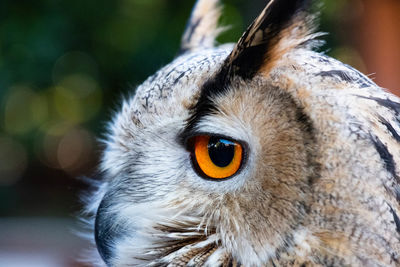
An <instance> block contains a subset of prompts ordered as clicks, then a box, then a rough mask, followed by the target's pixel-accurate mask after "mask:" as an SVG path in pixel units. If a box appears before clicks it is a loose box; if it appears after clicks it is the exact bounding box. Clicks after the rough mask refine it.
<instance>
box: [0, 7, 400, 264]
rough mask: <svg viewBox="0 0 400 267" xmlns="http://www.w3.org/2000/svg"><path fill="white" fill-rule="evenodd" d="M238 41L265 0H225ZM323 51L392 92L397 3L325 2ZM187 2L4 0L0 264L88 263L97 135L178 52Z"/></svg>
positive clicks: (398, 57) (230, 37) (0, 10)
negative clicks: (86, 219)
mask: <svg viewBox="0 0 400 267" xmlns="http://www.w3.org/2000/svg"><path fill="white" fill-rule="evenodd" d="M222 2H223V3H224V13H223V17H222V18H221V23H222V24H223V25H231V26H232V27H231V28H230V30H229V31H227V32H225V33H224V34H222V35H221V36H220V37H219V39H218V40H219V41H220V42H234V41H236V40H237V39H238V38H239V37H240V35H241V33H242V32H243V31H244V29H245V28H246V26H247V25H248V24H249V23H250V22H251V21H252V19H253V18H254V17H255V16H256V15H258V13H259V12H260V10H261V9H262V8H263V7H264V5H265V3H266V1H265V0H252V1H244V0H224V1H222ZM321 2H322V3H323V6H322V9H321V21H320V22H321V26H320V30H321V31H324V32H329V33H330V34H329V35H328V36H326V37H325V40H326V41H327V44H326V45H325V46H324V47H323V49H322V50H323V51H326V52H327V54H329V55H331V56H333V57H336V58H338V59H340V60H341V61H343V62H345V63H348V64H350V65H353V66H355V67H356V68H358V69H359V70H361V71H362V72H364V73H365V74H368V75H370V74H372V75H371V76H370V77H372V78H374V80H375V82H376V83H378V84H379V85H381V86H382V87H385V88H388V89H389V90H391V91H392V92H394V93H397V94H398V93H399V92H400V90H399V89H400V80H399V79H400V65H399V64H400V15H399V14H400V2H399V1H398V0H351V1H349V0H323V1H321ZM193 3H194V1H188V0H174V1H172V0H168V1H167V0H107V1H106V0H85V1H82V0H68V1H62V0H18V1H15V0H1V1H0V266H86V265H85V264H82V263H78V261H77V259H78V258H79V253H80V252H81V251H82V250H83V249H84V248H85V247H87V244H86V243H85V241H82V240H80V239H79V238H77V237H76V236H75V235H74V231H75V230H76V229H77V227H78V224H77V223H76V216H77V214H78V212H79V210H80V209H81V208H82V205H81V203H80V201H79V195H80V194H81V193H82V192H84V191H85V190H87V188H88V187H87V185H86V184H85V182H84V180H83V179H81V178H80V177H85V176H88V177H92V176H94V175H95V173H96V165H97V163H98V161H99V155H100V153H101V146H100V145H99V144H98V142H97V141H96V139H97V138H100V137H101V136H102V133H103V132H104V128H105V123H106V122H107V121H108V120H109V119H110V116H111V114H112V111H113V110H117V109H118V104H119V101H120V99H121V96H123V95H127V94H130V93H132V92H133V91H134V88H135V86H136V85H138V84H140V82H141V81H143V80H144V79H145V78H146V77H147V76H149V75H150V74H152V73H153V72H154V71H156V70H157V69H158V68H160V67H161V66H163V65H165V64H167V63H168V62H169V61H170V60H171V59H173V58H174V56H175V55H176V52H177V51H178V48H179V42H180V37H181V34H182V32H183V29H184V26H185V23H186V20H187V18H188V16H189V14H190V10H191V8H192V5H193Z"/></svg>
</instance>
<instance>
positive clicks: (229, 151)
mask: <svg viewBox="0 0 400 267" xmlns="http://www.w3.org/2000/svg"><path fill="white" fill-rule="evenodd" d="M189 142H190V143H191V150H192V162H193V165H194V166H195V169H196V171H197V172H198V174H199V175H201V176H203V177H205V178H209V179H210V178H211V179H223V178H228V177H231V176H233V175H234V174H236V173H237V172H238V171H239V169H240V166H241V165H242V161H243V148H242V145H241V144H239V143H238V142H235V141H231V140H228V139H224V138H220V137H216V136H208V135H200V136H195V137H192V138H191V139H190V141H189Z"/></svg>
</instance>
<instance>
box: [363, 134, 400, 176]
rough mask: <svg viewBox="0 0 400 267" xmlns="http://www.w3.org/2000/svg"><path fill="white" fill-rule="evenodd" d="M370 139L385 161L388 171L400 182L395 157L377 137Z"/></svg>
mask: <svg viewBox="0 0 400 267" xmlns="http://www.w3.org/2000/svg"><path fill="white" fill-rule="evenodd" d="M370 139H371V141H372V143H373V144H374V146H375V149H376V151H377V152H378V154H379V156H380V157H381V159H382V160H383V162H384V165H385V168H386V170H387V171H388V172H389V173H390V174H391V175H392V176H393V177H394V178H395V179H396V180H397V182H400V181H399V177H398V176H397V174H396V163H395V162H394V159H393V155H392V154H390V152H389V150H388V148H387V146H386V145H385V144H384V143H382V141H381V140H380V139H379V138H378V137H376V136H375V137H374V136H372V135H371V138H370Z"/></svg>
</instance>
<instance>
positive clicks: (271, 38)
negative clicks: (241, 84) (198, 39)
mask: <svg viewBox="0 0 400 267" xmlns="http://www.w3.org/2000/svg"><path fill="white" fill-rule="evenodd" d="M309 8H310V1H309V0H271V1H269V3H268V4H267V6H266V7H265V8H264V10H263V11H262V12H261V14H260V15H259V16H258V17H257V18H256V19H255V20H254V22H253V23H252V24H251V25H250V26H249V27H248V29H247V30H246V31H245V33H244V34H243V35H242V37H241V38H240V40H239V42H238V43H237V44H236V46H235V48H234V49H233V51H232V53H231V54H230V56H229V57H228V58H227V61H226V62H225V67H226V68H228V70H227V71H228V75H230V76H231V75H238V76H240V77H242V78H244V79H251V78H252V77H253V76H254V75H255V74H256V73H258V72H263V73H269V71H270V70H271V68H272V67H273V66H274V65H275V63H276V61H277V60H279V59H280V58H281V57H282V56H283V55H284V54H285V53H287V52H289V51H291V50H293V49H295V48H297V47H299V46H302V45H304V44H306V43H307V42H308V41H310V40H313V39H314V38H316V37H317V36H319V34H312V32H313V30H314V27H313V19H312V16H310V15H309V14H308V13H307V11H308V9H309Z"/></svg>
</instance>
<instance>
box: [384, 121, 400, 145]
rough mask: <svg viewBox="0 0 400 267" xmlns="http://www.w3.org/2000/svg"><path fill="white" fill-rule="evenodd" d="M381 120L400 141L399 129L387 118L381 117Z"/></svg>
mask: <svg viewBox="0 0 400 267" xmlns="http://www.w3.org/2000/svg"><path fill="white" fill-rule="evenodd" d="M379 121H380V122H381V123H382V124H383V125H384V126H385V127H386V129H387V130H388V131H389V132H390V133H391V134H392V136H393V138H394V139H395V140H396V141H397V142H400V135H399V134H398V133H397V131H396V130H395V129H394V128H393V126H392V125H391V124H390V122H388V121H387V120H386V119H385V118H383V117H380V118H379Z"/></svg>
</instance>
